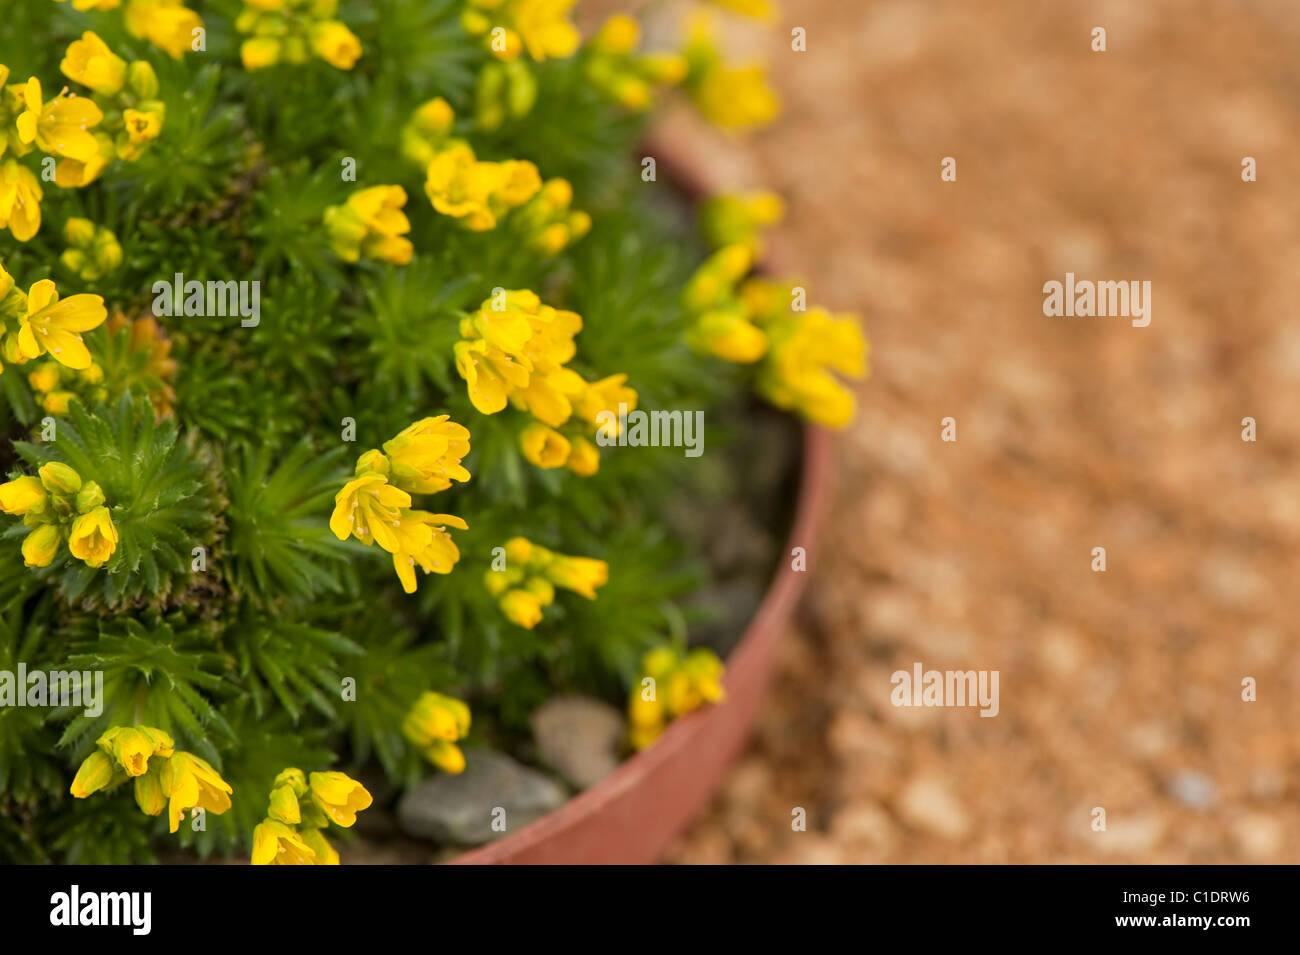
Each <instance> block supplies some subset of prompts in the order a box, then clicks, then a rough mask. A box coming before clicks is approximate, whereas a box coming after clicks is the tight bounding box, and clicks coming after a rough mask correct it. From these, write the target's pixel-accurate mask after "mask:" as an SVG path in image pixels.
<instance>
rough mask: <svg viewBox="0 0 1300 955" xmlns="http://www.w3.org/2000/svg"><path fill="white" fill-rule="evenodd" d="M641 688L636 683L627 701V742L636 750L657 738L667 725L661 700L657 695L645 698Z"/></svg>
mask: <svg viewBox="0 0 1300 955" xmlns="http://www.w3.org/2000/svg"><path fill="white" fill-rule="evenodd" d="M643 689H644V688H643V687H642V686H641V685H640V684H638V685H637V686H636V687H635V688H634V689H633V690H632V695H631V696H630V697H629V698H628V703H627V723H628V730H627V734H628V742H629V743H631V745H632V748H633V749H638V750H640V749H645V748H646V747H647V746H649V745H650V744H651V743H653V742H654V741H655V740H656V739H658V738H659V735H660V734H661V733H663V731H664V727H666V726H667V725H668V716H667V713H666V712H665V710H664V705H663V702H662V701H661V700H659V699H658V697H657V695H656V696H655V697H653V698H650V699H647V698H646V695H645V693H644V692H643Z"/></svg>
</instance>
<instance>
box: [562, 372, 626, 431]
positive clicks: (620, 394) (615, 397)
mask: <svg viewBox="0 0 1300 955" xmlns="http://www.w3.org/2000/svg"><path fill="white" fill-rule="evenodd" d="M626 381H627V375H621V374H620V375H609V376H608V377H605V378H601V379H600V380H599V381H593V382H591V383H590V384H589V385H587V387H586V388H584V389H583V390H582V393H581V394H580V395H578V396H577V398H575V399H574V402H573V410H574V413H576V414H577V415H578V417H579V418H581V419H582V420H583V421H586V422H587V423H588V424H591V425H592V426H595V425H598V424H600V414H601V412H602V411H608V412H611V413H612V414H613V415H614V421H613V422H611V425H610V428H608V429H607V430H610V431H611V434H610V436H611V437H616V436H617V435H618V431H619V428H620V427H622V425H621V424H619V423H618V409H619V405H627V410H628V411H635V410H636V391H634V390H633V389H631V388H628V387H627V386H626V384H625V382H626Z"/></svg>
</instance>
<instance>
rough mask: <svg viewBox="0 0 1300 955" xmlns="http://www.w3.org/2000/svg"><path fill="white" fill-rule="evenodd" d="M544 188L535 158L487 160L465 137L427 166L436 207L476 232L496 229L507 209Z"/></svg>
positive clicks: (429, 189)
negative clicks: (482, 159)
mask: <svg viewBox="0 0 1300 955" xmlns="http://www.w3.org/2000/svg"><path fill="white" fill-rule="evenodd" d="M541 188H542V177H541V174H540V173H538V171H537V167H536V166H535V165H533V164H532V163H531V162H528V161H527V160H525V159H507V160H505V161H504V162H484V161H481V160H479V159H478V158H476V157H475V155H474V150H473V149H472V148H471V147H470V146H469V144H468V143H465V142H461V141H453V142H451V143H450V144H448V145H447V146H446V148H444V149H442V150H441V151H440V152H438V153H437V155H435V156H434V157H433V159H432V160H430V161H429V166H428V168H427V169H426V170H425V182H424V191H425V193H426V194H427V195H428V197H429V202H430V203H432V204H433V208H434V209H436V210H437V211H438V212H440V213H442V214H443V215H445V216H451V217H452V218H453V219H456V220H457V221H458V222H460V224H461V225H463V226H464V227H465V228H467V229H469V230H470V231H472V232H486V231H487V230H489V229H495V228H496V226H497V223H498V222H499V221H500V220H501V218H502V217H503V216H504V215H505V214H506V213H507V212H509V211H510V210H511V209H514V208H516V207H518V206H522V205H523V204H524V203H525V202H527V201H528V200H529V199H531V198H533V196H535V195H537V192H538V190H539V189H541Z"/></svg>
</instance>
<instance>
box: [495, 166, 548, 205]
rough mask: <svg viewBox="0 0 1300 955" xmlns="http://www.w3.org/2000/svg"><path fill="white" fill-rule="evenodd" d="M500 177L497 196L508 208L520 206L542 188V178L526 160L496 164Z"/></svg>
mask: <svg viewBox="0 0 1300 955" xmlns="http://www.w3.org/2000/svg"><path fill="white" fill-rule="evenodd" d="M495 165H496V166H497V167H498V171H499V174H500V177H501V183H500V186H499V187H498V189H497V196H498V197H499V198H500V199H501V201H502V202H503V203H504V204H505V205H506V206H508V207H510V208H514V207H515V206H521V205H523V204H524V203H525V202H527V201H528V200H529V199H531V198H532V197H533V196H535V195H537V191H538V190H539V189H541V188H542V176H541V174H540V173H539V172H538V171H537V167H536V166H535V165H533V163H531V162H529V161H528V160H526V159H507V160H506V161H505V162H501V163H496V164H495Z"/></svg>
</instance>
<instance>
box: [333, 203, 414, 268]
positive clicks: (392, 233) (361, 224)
mask: <svg viewBox="0 0 1300 955" xmlns="http://www.w3.org/2000/svg"><path fill="white" fill-rule="evenodd" d="M405 205H406V190H405V189H403V188H402V187H401V186H374V187H372V188H370V189H362V190H361V191H360V192H354V193H353V194H352V195H350V196H348V198H347V201H346V202H344V203H343V205H341V206H330V207H329V208H327V209H326V210H325V229H326V231H327V232H329V236H330V245H331V246H332V247H333V249H334V253H335V254H336V255H337V256H338V257H339V258H340V259H342V260H343V261H344V262H356V261H357V260H358V259H360V258H362V257H363V256H364V257H365V258H367V259H378V260H380V261H383V262H392V263H393V264H394V265H406V264H407V263H408V262H410V261H411V254H412V253H413V252H414V247H413V246H412V245H411V241H410V240H409V239H407V238H405V236H406V233H408V232H410V231H411V220H410V219H408V218H406V213H404V212H402V207H403V206H405Z"/></svg>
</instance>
